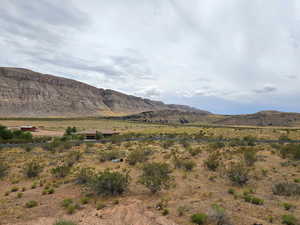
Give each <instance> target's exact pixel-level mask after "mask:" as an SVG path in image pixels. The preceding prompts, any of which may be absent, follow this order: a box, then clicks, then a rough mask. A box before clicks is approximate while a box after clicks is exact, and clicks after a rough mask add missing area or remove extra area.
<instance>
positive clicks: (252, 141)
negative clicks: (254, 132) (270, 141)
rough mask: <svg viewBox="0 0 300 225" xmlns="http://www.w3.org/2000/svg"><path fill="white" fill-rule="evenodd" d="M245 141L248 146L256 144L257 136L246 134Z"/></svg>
mask: <svg viewBox="0 0 300 225" xmlns="http://www.w3.org/2000/svg"><path fill="white" fill-rule="evenodd" d="M243 141H244V143H245V144H246V145H248V146H255V142H256V138H255V137H253V136H246V137H244V138H243Z"/></svg>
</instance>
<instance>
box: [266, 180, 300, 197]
mask: <svg viewBox="0 0 300 225" xmlns="http://www.w3.org/2000/svg"><path fill="white" fill-rule="evenodd" d="M272 191H273V194H275V195H281V196H293V195H300V184H297V183H288V182H281V183H277V184H274V185H273V187H272Z"/></svg>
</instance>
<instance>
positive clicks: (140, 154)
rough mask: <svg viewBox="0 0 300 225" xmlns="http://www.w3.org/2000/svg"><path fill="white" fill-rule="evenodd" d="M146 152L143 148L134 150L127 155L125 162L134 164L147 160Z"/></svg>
mask: <svg viewBox="0 0 300 225" xmlns="http://www.w3.org/2000/svg"><path fill="white" fill-rule="evenodd" d="M148 155H149V154H148V153H147V151H145V150H144V149H138V150H134V151H132V152H130V153H129V155H128V156H127V162H128V164H129V165H135V164H137V163H142V162H145V161H147V160H148Z"/></svg>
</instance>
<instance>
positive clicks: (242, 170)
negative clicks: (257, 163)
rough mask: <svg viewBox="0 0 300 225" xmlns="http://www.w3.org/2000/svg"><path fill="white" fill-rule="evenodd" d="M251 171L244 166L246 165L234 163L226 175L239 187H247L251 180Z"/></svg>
mask: <svg viewBox="0 0 300 225" xmlns="http://www.w3.org/2000/svg"><path fill="white" fill-rule="evenodd" d="M249 172H250V171H249V169H248V168H247V167H246V166H245V165H244V163H241V162H240V163H232V164H231V165H230V167H229V168H228V169H227V171H226V174H227V176H228V178H229V179H230V180H231V181H232V182H233V183H234V184H237V185H240V186H242V185H245V184H246V183H247V182H248V181H249V179H250V176H249Z"/></svg>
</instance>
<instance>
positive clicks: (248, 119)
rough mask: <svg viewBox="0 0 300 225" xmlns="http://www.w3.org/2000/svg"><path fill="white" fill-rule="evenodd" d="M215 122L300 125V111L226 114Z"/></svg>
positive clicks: (225, 123) (248, 124) (251, 124)
mask: <svg viewBox="0 0 300 225" xmlns="http://www.w3.org/2000/svg"><path fill="white" fill-rule="evenodd" d="M213 123H214V124H222V125H247V126H300V113H287V112H278V111H261V112H257V113H254V114H244V115H233V116H224V117H223V118H221V119H218V120H216V121H214V122H213Z"/></svg>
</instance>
